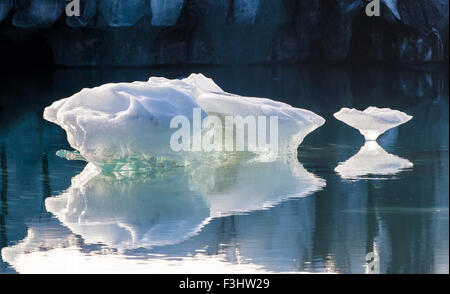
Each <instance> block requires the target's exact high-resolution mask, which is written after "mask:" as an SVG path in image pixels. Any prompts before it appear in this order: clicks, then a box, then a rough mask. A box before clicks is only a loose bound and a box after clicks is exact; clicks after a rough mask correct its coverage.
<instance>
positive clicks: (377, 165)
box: [335, 141, 413, 180]
mask: <svg viewBox="0 0 450 294" xmlns="http://www.w3.org/2000/svg"><path fill="white" fill-rule="evenodd" d="M412 167H413V163H412V162H410V161H409V160H407V159H404V158H401V157H398V156H395V155H392V154H390V153H388V152H386V150H384V149H383V148H382V147H381V146H380V145H378V143H377V142H376V141H366V143H365V144H364V146H363V147H361V149H360V150H359V151H358V153H357V154H355V155H354V156H352V157H351V158H349V159H348V160H346V161H345V162H343V163H340V164H339V165H338V166H337V167H336V168H335V171H336V172H337V173H338V174H339V175H340V176H341V177H342V178H343V179H355V180H356V179H361V178H362V177H365V176H388V175H395V174H397V173H399V172H401V171H403V170H405V169H408V168H412Z"/></svg>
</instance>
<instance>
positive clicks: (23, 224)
mask: <svg viewBox="0 0 450 294" xmlns="http://www.w3.org/2000/svg"><path fill="white" fill-rule="evenodd" d="M190 72H202V73H204V74H205V75H207V76H209V77H211V78H213V79H214V80H215V81H216V83H217V84H218V85H219V86H221V87H222V88H223V89H224V90H226V91H228V92H232V93H237V94H241V95H249V96H259V97H269V98H273V99H276V100H280V101H284V102H287V103H289V104H291V105H293V106H296V107H301V108H305V109H309V110H311V111H313V112H315V113H317V114H319V115H321V116H322V117H324V118H325V119H326V120H327V122H326V124H325V125H324V126H322V127H321V128H319V129H318V130H316V131H315V132H313V133H311V134H310V135H309V136H308V137H307V138H306V139H305V141H304V142H303V144H302V145H301V146H300V147H299V156H298V159H299V163H298V162H291V163H279V164H278V163H277V164H275V165H272V166H270V165H269V166H256V167H255V166H253V167H249V166H242V165H239V164H234V165H232V166H231V167H225V168H221V169H217V170H215V172H214V175H213V179H214V181H215V182H214V185H213V187H212V188H210V189H209V188H208V189H209V190H208V189H207V190H208V193H205V194H208V197H209V198H207V199H208V201H205V200H204V199H205V198H202V197H201V195H199V194H201V193H200V192H198V191H202V188H200V189H198V190H195V189H194V190H192V189H190V186H189V184H188V183H187V182H186V181H185V179H184V178H183V175H178V174H172V175H170V174H169V175H167V176H164V177H162V178H158V177H157V178H152V179H132V180H127V179H120V180H119V179H116V180H114V179H111V178H108V177H100V178H95V179H93V180H92V181H90V182H89V183H87V184H86V183H77V182H76V179H75V180H74V181H75V182H74V183H72V186H71V180H72V178H74V177H75V176H77V175H78V174H80V173H81V172H82V170H83V168H84V167H85V163H83V162H77V161H67V160H65V159H61V158H58V157H57V156H55V152H56V151H57V150H59V149H70V147H69V146H68V143H67V142H66V137H65V133H64V132H63V131H62V130H61V129H60V128H59V127H58V126H56V125H52V124H51V123H48V122H46V121H44V120H43V119H42V112H43V108H44V107H45V106H47V105H49V104H50V103H51V102H52V101H55V100H58V99H60V98H63V97H67V96H70V95H72V94H73V93H75V92H78V91H79V90H80V89H82V88H84V87H93V86H97V85H100V84H103V83H107V82H119V81H134V80H147V79H148V77H149V76H152V75H155V76H165V77H169V78H177V77H182V76H185V75H187V74H189V73H190ZM448 103H449V91H448V73H447V72H444V71H443V70H442V69H428V70H405V69H402V70H399V69H386V68H384V69H381V68H379V69H343V68H337V67H306V66H295V67H294V66H289V67H270V66H249V67H191V68H189V67H170V68H167V67H166V68H155V69H103V70H91V69H60V70H57V71H55V72H51V73H48V72H46V73H40V72H29V73H25V74H24V73H21V74H3V76H2V78H1V82H0V159H1V160H0V162H1V165H0V168H1V181H0V182H1V186H0V198H1V199H0V204H1V206H0V208H1V209H0V248H2V255H1V257H0V272H12V273H15V272H20V273H21V272H23V273H27V272H52V271H57V272H144V273H150V272H156V273H162V272H182V273H189V272H234V273H235V272H254V271H257V272H337V273H364V272H365V264H366V261H365V257H366V255H367V254H368V253H371V252H375V253H376V254H377V255H378V256H379V268H380V272H381V273H448V271H449V254H448V251H449V235H448V232H449V227H448V199H449V198H448V192H449V154H448V146H449V135H448V134H449V129H448V122H449V116H448V113H449V104H448ZM372 105H373V106H378V107H390V108H393V109H399V110H402V111H404V112H406V113H408V114H410V115H413V116H414V119H413V120H411V121H410V122H408V123H407V124H405V125H402V126H400V127H398V128H395V129H392V130H390V131H388V132H387V133H385V134H384V135H383V136H382V137H380V138H379V140H378V143H379V145H380V147H379V148H383V149H384V150H385V151H386V152H387V153H390V154H393V155H395V156H397V158H402V159H405V160H408V161H409V162H411V163H413V165H414V166H413V167H412V168H408V169H405V170H402V171H399V172H396V173H395V172H393V173H391V174H389V175H386V174H384V175H383V174H382V175H378V176H377V175H372V176H364V177H361V178H360V179H357V180H348V179H344V178H343V177H342V175H340V174H338V173H336V172H335V171H334V169H335V167H336V166H338V164H339V163H341V162H345V161H346V160H347V159H349V158H350V157H352V156H353V155H355V154H356V153H357V152H358V151H359V150H360V148H361V147H362V146H363V145H364V139H363V137H362V136H361V135H360V134H359V133H358V131H356V130H355V129H352V128H350V127H348V126H346V125H345V124H343V123H341V122H339V121H337V120H335V119H334V118H333V116H332V114H333V113H334V112H336V111H338V110H339V109H340V108H341V107H355V108H358V109H365V108H366V107H368V106H372ZM377 148H378V147H377ZM380 161H381V159H380ZM360 164H361V166H365V165H368V163H366V162H364V161H362V162H360ZM392 166H395V162H387V165H386V166H385V167H384V168H386V169H388V170H389V169H392V168H393V167H392ZM292 169H294V170H295V171H297V174H295V175H294V172H293V171H292ZM372 172H373V173H375V174H376V173H377V170H376V169H375V170H372ZM378 172H379V173H383V170H378ZM86 173H87V171H84V172H83V174H86ZM193 174H194V173H193ZM197 174H200V176H199V177H198V178H197V184H198V185H199V186H200V187H203V186H207V185H206V178H205V177H202V174H206V175H208V170H205V171H200V172H198V171H197V172H196V173H195V175H197ZM299 175H300V176H299ZM67 189H68V190H67ZM194 191H197V192H194ZM314 191H315V192H314ZM292 192H294V194H295V193H298V194H302V195H301V196H303V197H290V195H291V194H292ZM166 194H167V195H169V196H170V197H169V196H167V195H166ZM49 197H53V198H52V199H50V200H48V199H47V200H46V198H49ZM171 197H172V198H171ZM55 199H56V201H52V200H55ZM60 200H61V201H60ZM49 203H50V204H52V205H49ZM236 208H241V210H245V212H237V211H238V210H236ZM48 210H50V211H48ZM55 215H56V216H55Z"/></svg>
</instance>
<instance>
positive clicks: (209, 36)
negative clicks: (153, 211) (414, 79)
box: [0, 0, 449, 66]
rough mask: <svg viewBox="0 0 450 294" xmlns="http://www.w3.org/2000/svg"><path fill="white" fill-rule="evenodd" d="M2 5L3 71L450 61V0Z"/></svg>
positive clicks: (97, 0) (9, 1)
mask: <svg viewBox="0 0 450 294" xmlns="http://www.w3.org/2000/svg"><path fill="white" fill-rule="evenodd" d="M67 3H68V2H66V1H65V0H16V1H13V0H1V1H0V44H1V49H0V64H3V65H5V64H6V65H8V64H10V65H16V64H20V63H22V64H37V65H39V64H56V65H64V66H97V65H106V66H151V65H165V64H181V63H191V64H219V65H225V64H255V63H272V62H274V63H275V62H289V63H292V62H309V61H325V62H402V63H410V62H442V61H448V52H449V51H448V14H449V12H448V9H449V2H448V0H381V15H380V16H378V17H370V18H369V17H368V16H367V15H366V14H365V9H364V8H365V5H366V3H367V1H364V0H301V1H296V0H279V1H273V0H131V1H120V0H84V1H83V0H81V13H80V16H79V17H77V16H72V17H68V16H67V15H66V12H65V7H66V5H67Z"/></svg>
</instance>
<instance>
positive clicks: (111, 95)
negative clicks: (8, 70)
mask: <svg viewBox="0 0 450 294" xmlns="http://www.w3.org/2000/svg"><path fill="white" fill-rule="evenodd" d="M196 109H199V115H200V116H201V117H203V118H207V117H209V116H212V115H214V116H218V117H221V118H223V117H224V116H241V117H246V116H253V117H257V116H258V117H259V116H264V117H277V119H278V130H277V131H278V133H277V143H278V145H277V146H278V150H277V151H278V152H281V153H286V154H288V153H295V154H296V152H297V147H298V145H299V144H301V142H302V141H303V138H304V137H305V136H306V135H307V134H309V133H310V132H312V131H314V130H315V129H316V128H318V127H320V126H321V125H323V124H324V123H325V120H324V119H323V118H322V117H320V116H318V115H316V114H315V113H313V112H311V111H308V110H304V109H300V108H294V107H292V106H290V105H288V104H286V103H282V102H277V101H273V100H270V99H266V98H255V97H243V96H239V95H233V94H230V93H227V92H225V91H223V90H222V89H221V88H220V87H219V86H218V85H216V84H215V83H214V81H213V80H211V79H209V78H207V77H205V76H203V75H202V74H191V75H190V76H189V77H187V78H184V79H174V80H170V79H166V78H160V77H151V78H150V79H149V80H148V81H147V82H138V81H136V82H132V83H110V84H105V85H102V86H99V87H95V88H92V89H83V90H81V91H80V92H78V93H76V94H74V95H73V96H71V97H68V98H64V99H61V100H59V101H56V102H54V103H53V104H52V105H50V106H48V107H46V108H45V110H44V118H45V119H46V120H48V121H50V122H53V123H55V124H58V125H59V126H61V127H62V128H63V129H64V130H65V131H66V133H67V139H68V142H69V144H70V145H71V147H72V148H74V149H75V150H77V151H78V152H79V155H80V156H81V157H82V158H84V159H85V160H87V161H89V162H92V163H94V164H96V165H97V166H100V167H105V166H114V165H115V163H117V162H121V164H122V165H126V163H130V162H132V163H134V164H131V165H128V166H142V165H144V166H145V165H148V164H150V163H151V161H152V160H154V159H155V158H158V159H161V160H175V161H177V160H179V161H186V160H187V159H188V158H189V157H191V156H194V155H193V153H195V152H188V151H185V150H181V151H174V150H173V149H172V148H171V144H170V142H171V137H172V135H173V133H174V131H175V130H174V128H171V121H172V119H173V118H174V117H178V116H183V117H185V118H187V120H188V121H189V122H190V123H191V125H193V124H194V112H195V110H196ZM221 128H224V127H222V126H221V127H217V130H219V129H221ZM202 131H203V130H202ZM191 142H192V140H191ZM256 151H258V150H256ZM261 151H265V149H261ZM136 163H137V164H136Z"/></svg>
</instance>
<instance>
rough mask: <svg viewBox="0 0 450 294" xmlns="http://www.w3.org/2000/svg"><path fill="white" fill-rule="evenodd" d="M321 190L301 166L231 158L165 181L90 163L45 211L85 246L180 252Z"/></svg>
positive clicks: (295, 162)
mask: <svg viewBox="0 0 450 294" xmlns="http://www.w3.org/2000/svg"><path fill="white" fill-rule="evenodd" d="M274 175H276V178H275V180H274ZM324 186H325V181H324V180H323V179H320V178H318V177H316V176H315V175H314V174H311V173H309V172H307V171H306V170H305V169H304V168H303V167H302V166H301V164H300V163H299V162H298V160H297V158H289V159H288V158H284V159H278V160H277V161H274V162H255V161H252V160H247V159H244V158H242V157H241V158H232V159H230V158H228V159H226V160H225V161H223V162H208V163H201V164H200V165H190V166H187V167H180V168H175V169H172V170H171V171H168V172H165V173H163V174H162V175H148V174H142V173H108V174H104V173H102V172H101V169H99V168H98V167H96V166H95V165H94V164H92V163H89V164H88V165H86V167H85V168H84V170H83V171H82V172H81V173H80V174H79V175H77V176H75V177H74V178H73V179H72V184H71V186H70V187H69V189H67V190H66V191H64V192H63V193H62V194H61V195H59V196H56V197H49V198H47V199H46V201H45V206H46V209H47V211H49V212H51V213H52V214H54V215H55V216H56V218H57V219H58V220H59V221H61V223H63V224H64V226H66V227H67V228H69V229H70V230H71V231H72V232H73V233H74V234H77V235H80V236H82V237H83V239H84V241H85V242H86V243H87V244H98V243H101V244H105V245H107V246H109V247H112V248H116V249H134V248H139V247H143V248H153V247H155V246H164V245H170V244H178V243H180V242H182V241H183V240H186V239H188V238H190V237H192V236H194V235H196V234H197V233H199V232H200V231H201V230H202V229H203V227H204V226H205V225H206V224H208V223H209V222H210V221H211V219H213V218H216V217H221V216H225V215H234V214H241V213H243V212H251V211H255V210H264V209H268V208H270V207H272V206H274V205H277V204H278V203H280V202H282V201H284V200H287V199H289V198H293V197H305V196H308V195H310V194H312V193H314V192H315V191H318V190H320V189H322V188H323V187H324Z"/></svg>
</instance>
